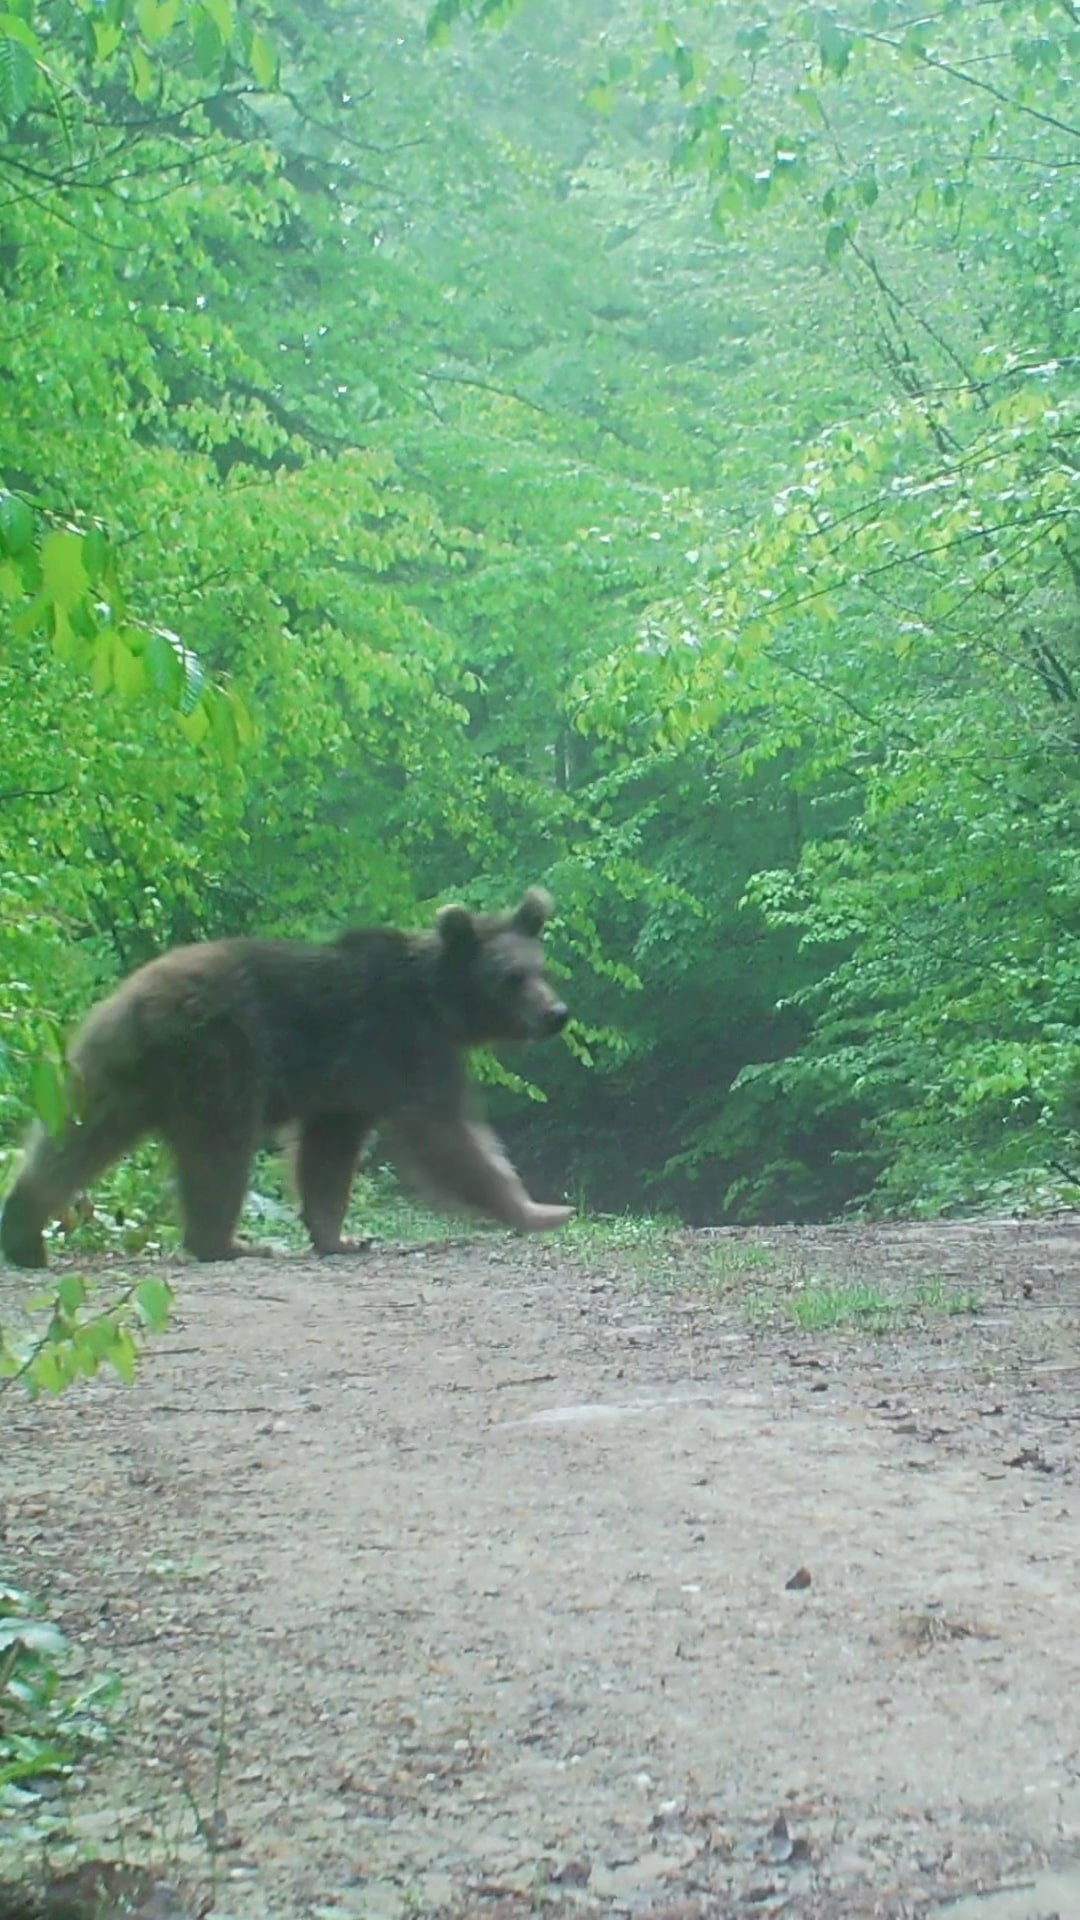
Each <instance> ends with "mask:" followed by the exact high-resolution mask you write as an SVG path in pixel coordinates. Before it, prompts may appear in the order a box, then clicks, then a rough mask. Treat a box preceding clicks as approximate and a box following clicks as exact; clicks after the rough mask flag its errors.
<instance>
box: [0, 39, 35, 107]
mask: <svg viewBox="0 0 1080 1920" xmlns="http://www.w3.org/2000/svg"><path fill="white" fill-rule="evenodd" d="M24 33H25V34H26V35H27V36H28V38H29V41H30V45H29V46H27V44H26V39H24V37H23V35H24ZM36 47H37V41H36V40H35V38H34V35H33V34H32V33H31V32H30V30H29V28H28V27H26V26H25V23H24V22H23V21H22V20H17V19H16V18H15V16H14V14H10V13H5V14H0V121H3V122H5V123H6V125H7V126H9V127H15V126H17V125H18V123H19V121H20V120H21V119H22V117H23V114H24V113H25V112H26V109H27V107H28V106H29V105H30V103H31V101H32V100H33V98H34V94H35V92H36V90H37V82H38V68H37V60H36V58H35V53H34V51H32V49H36Z"/></svg>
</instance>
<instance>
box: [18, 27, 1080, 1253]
mask: <svg viewBox="0 0 1080 1920" xmlns="http://www.w3.org/2000/svg"><path fill="white" fill-rule="evenodd" d="M1078 65H1080V12H1078V10H1077V8H1076V6H1075V4H1074V3H1073V0H980V3H979V4H976V5H972V4H971V0H944V4H941V5H937V6H934V7H931V8H930V9H928V10H926V11H922V10H920V9H918V8H914V7H912V6H910V5H908V4H904V3H902V0H852V4H851V5H850V6H849V7H847V8H844V9H843V10H834V9H832V8H830V7H822V6H818V5H802V4H789V0H761V4H760V5H759V6H758V7H756V8H755V9H750V8H747V7H745V6H738V5H735V4H730V3H728V0H711V4H702V3H701V0H697V3H695V0H685V4H682V5H673V6H671V7H670V8H669V9H666V8H664V7H663V6H660V7H657V6H654V5H652V4H647V0H610V3H609V4H607V5H603V6H601V5H599V4H593V3H592V0H586V4H582V0H528V4H522V5H516V6H515V5H513V4H507V3H506V0H477V3H476V4H473V5H469V4H465V0H438V4H436V5H435V6H434V7H433V8H432V7H431V6H430V5H427V4H425V0H364V3H363V4H360V0H250V4H249V0H8V4H7V10H6V11H4V12H0V289H2V309H0V632H2V648H0V704H2V708H3V735H2V739H3V749H2V754H3V766H2V772H0V970H2V977H3V990H2V995H0V1048H2V1051H0V1139H2V1141H3V1143H4V1147H5V1151H6V1155H7V1163H8V1164H10V1163H11V1162H12V1160H13V1156H14V1153H15V1150H16V1148H17V1143H18V1141H19V1139H20V1137H21V1134H22V1130H23V1127H24V1125H25V1120H26V1116H27V1113H28V1112H29V1110H30V1109H31V1107H33V1106H36V1107H37V1109H38V1111H39V1112H40V1113H41V1114H42V1115H43V1116H44V1117H45V1118H46V1119H48V1118H49V1116H50V1114H53V1113H55V1112H56V1110H57V1105H58V1102H60V1101H62V1099H63V1097H64V1092H63V1077H62V1068H61V1062H62V1059H63V1048H64V1036H65V1034H66V1033H68V1032H69V1031H70V1028H71V1025H72V1023H73V1021H74V1020H75V1019H76V1018H77V1016H79V1015H80V1014H81V1013H82V1012H83V1011H84V1010H85V1008H86V1006H88V1005H89V1003H90V1002H91V1001H92V1000H93V999H94V998H95V997H96V996H97V995H98V994H99V993H100V992H102V991H103V990H105V989H106V988H107V987H108V986H109V985H110V984H111V983H113V982H114V981H115V980H116V979H117V978H118V977H120V976H121V975H122V974H123V973H125V972H126V971H128V970H130V969H131V968H133V967H134V966H136V965H137V964H138V963H140V962H141V961H143V960H145V959H147V958H148V957H150V956H151V955H153V954H155V953H158V952H160V951H162V950H163V949H164V948H166V947H168V946H170V945H173V944H176V943H178V942H184V941H188V940H192V939H202V938H207V937H214V936H218V935H221V934H238V933H246V932H259V933H261V934H268V935H276V934H290V935H299V936H305V937H311V938H322V937H326V936H328V935H330V934H332V933H333V932H335V931H336V930H337V929H338V928H339V927H341V926H344V925H347V924H352V923H359V924H364V923H369V922H383V921H386V922H390V923H394V924H400V925H403V926H412V925H422V924H425V923H427V922H428V921H429V920H430V917H431V915H432V913H433V911H434V910H435V908H436V907H437V906H438V905H439V904H440V903H441V902H444V901H447V900H452V899H458V898H460V899H461V900H463V901H465V902H467V903H468V904H469V905H470V906H472V907H475V908H478V909H480V908H487V907H495V906H503V905H505V904H507V903H508V902H510V901H512V900H514V899H516V898H517V897H518V895H519V893H520V890H521V889H522V888H523V887H524V886H526V885H529V884H532V883H534V882H535V883H542V884H544V885H546V886H548V887H549V888H550V889H551V891H552V893H553V894H554V896H555V899H556V902H557V909H558V918H557V921H556V923H555V926H554V928H553V931H552V936H551V943H550V944H551V953H552V966H553V971H554V973H555V976H556V978H557V980H558V982H559V987H560V991H561V992H563V993H565V995H566V997H567V998H568V1000H569V1001H570V1004H571V1007H572V1010H573V1013H574V1016H575V1017H574V1020H573V1023H572V1025H571V1027H570V1028H569V1029H568V1033H567V1044H566V1045H565V1046H562V1045H560V1046H558V1047H553V1048H551V1049H549V1050H544V1051H543V1052H542V1053H538V1054H537V1055H536V1056H535V1057H534V1056H529V1058H528V1059H527V1061H526V1062H525V1063H524V1065H522V1064H521V1063H517V1064H516V1065H515V1066H514V1071H513V1072H511V1071H510V1065H511V1063H510V1062H508V1061H503V1062H500V1061H498V1060H494V1059H493V1060H491V1061H489V1062H486V1063H484V1065H483V1067H482V1072H483V1075H484V1077H485V1078H486V1079H487V1081H488V1082H489V1087H488V1100H489V1105H490V1106H491V1107H492V1109H493V1111H494V1113H495V1115H496V1117H497V1120H498V1124H499V1126H500V1129H501V1131H502V1132H503V1133H504V1134H505V1136H506V1138H507V1139H508V1141H509V1142H510V1144H511V1146H512V1149H513V1151H514V1153H515V1155H516V1156H517V1157H518V1158H519V1159H520V1160H521V1163H522V1164H523V1165H527V1166H528V1167H529V1169H530V1178H533V1177H535V1179H536V1181H537V1184H538V1185H544V1186H545V1187H546V1189H547V1190H548V1191H550V1192H552V1193H555V1192H557V1191H558V1190H559V1189H560V1188H561V1189H562V1190H564V1191H565V1192H566V1193H567V1194H568V1195H569V1197H570V1198H572V1199H573V1200H574V1201H575V1202H576V1203H577V1204H578V1205H579V1206H580V1207H582V1208H583V1209H586V1210H593V1211H599V1212H617V1213H624V1212H630V1213H633V1212H641V1213H645V1212H650V1213H657V1212H662V1213H667V1214H671V1215H675V1216H678V1217H681V1218H682V1219H684V1220H687V1221H690V1222H697V1223H706V1224H713V1223H720V1222H723V1221H748V1222H753V1221H766V1222H768V1221H796V1222H797V1221H814V1220H817V1221H820V1220H827V1219H831V1218H835V1217H837V1216H838V1215H840V1214H841V1213H843V1212H844V1211H845V1210H861V1211H863V1212H867V1213H872V1214H878V1215H907V1216H911V1215H916V1216H940V1215H947V1214H960V1213H965V1214H971V1213H978V1212H984V1211H985V1212H994V1211H996V1212H1001V1211H1006V1210H1009V1209H1011V1208H1019V1209H1021V1210H1028V1209H1039V1208H1048V1207H1053V1206H1055V1205H1062V1204H1069V1203H1070V1202H1071V1203H1072V1204H1075V1203H1076V1201H1077V1198H1078V1195H1080V1032H1078V1013H1080V943H1078V940H1077V931H1078V928H1080V830H1078V828H1080V808H1078V801H1080V522H1078V520H1077V516H1076V512H1075V503H1076V496H1077V489H1078V477H1080V432H1078V427H1080V302H1078V299H1077V287H1078V286H1080V220H1078V218H1077V181H1078V179H1080V117H1078V111H1077V99H1078V94H1077V87H1076V79H1077V69H1078ZM145 1178H146V1180H148V1181H150V1182H155V1181H156V1182H158V1187H157V1188H156V1189H155V1191H156V1192H157V1193H158V1201H157V1204H160V1206H161V1207H162V1208H167V1207H168V1206H169V1205H170V1202H169V1199H168V1195H167V1192H166V1188H165V1184H164V1182H163V1180H162V1176H161V1175H160V1174H159V1173H158V1171H157V1169H156V1163H154V1165H153V1166H150V1165H149V1163H148V1167H147V1170H146V1173H145ZM76 1244H77V1242H76Z"/></svg>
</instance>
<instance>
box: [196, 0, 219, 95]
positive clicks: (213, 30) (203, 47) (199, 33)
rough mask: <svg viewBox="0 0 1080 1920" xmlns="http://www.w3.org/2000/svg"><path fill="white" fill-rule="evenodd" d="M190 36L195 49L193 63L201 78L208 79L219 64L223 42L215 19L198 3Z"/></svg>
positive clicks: (205, 7)
mask: <svg viewBox="0 0 1080 1920" xmlns="http://www.w3.org/2000/svg"><path fill="white" fill-rule="evenodd" d="M191 37H192V44H193V46H194V49H195V65H196V66H197V67H198V69H199V72H200V74H201V75H202V77H203V79H204V80H209V79H211V78H212V77H213V75H214V74H215V73H216V72H217V70H218V68H219V67H220V65H221V61H222V57H223V55H224V52H225V43H224V41H223V39H222V37H221V32H220V29H219V27H218V24H217V21H216V20H215V19H214V16H213V14H212V13H211V12H210V10H209V8H208V7H207V6H205V5H202V4H200V5H199V6H197V7H196V9H195V20H194V26H193V27H192V34H191Z"/></svg>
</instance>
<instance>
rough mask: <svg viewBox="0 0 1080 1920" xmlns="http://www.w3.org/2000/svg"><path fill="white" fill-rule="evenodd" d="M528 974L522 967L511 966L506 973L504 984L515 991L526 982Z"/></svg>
mask: <svg viewBox="0 0 1080 1920" xmlns="http://www.w3.org/2000/svg"><path fill="white" fill-rule="evenodd" d="M528 979H529V976H528V974H527V973H526V971H525V969H524V967H511V968H510V969H509V971H508V973H507V975H506V984H507V986H508V987H512V988H513V989H514V992H515V993H517V992H519V991H520V989H521V988H522V987H524V986H526V985H527V984H528Z"/></svg>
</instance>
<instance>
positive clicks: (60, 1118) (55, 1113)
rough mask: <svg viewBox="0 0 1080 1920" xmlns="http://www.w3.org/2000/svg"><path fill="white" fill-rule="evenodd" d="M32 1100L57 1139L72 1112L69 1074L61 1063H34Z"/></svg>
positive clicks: (38, 1114) (31, 1087)
mask: <svg viewBox="0 0 1080 1920" xmlns="http://www.w3.org/2000/svg"><path fill="white" fill-rule="evenodd" d="M30 1099H31V1101H32V1103H33V1108H34V1112H35V1113H36V1114H37V1116H38V1119H39V1120H40V1121H41V1123H42V1125H43V1126H44V1127H45V1129H46V1131H47V1132H48V1133H51V1134H52V1135H53V1137H54V1139H55V1138H56V1137H57V1135H59V1134H61V1133H62V1132H63V1130H64V1126H65V1124H66V1122H67V1118H68V1113H69V1111H70V1104H69V1101H68V1088H67V1072H66V1069H65V1068H64V1066H63V1065H62V1064H61V1063H60V1062H59V1061H57V1060H42V1059H38V1060H35V1061H34V1064H33V1066H32V1067H31V1069H30Z"/></svg>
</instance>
